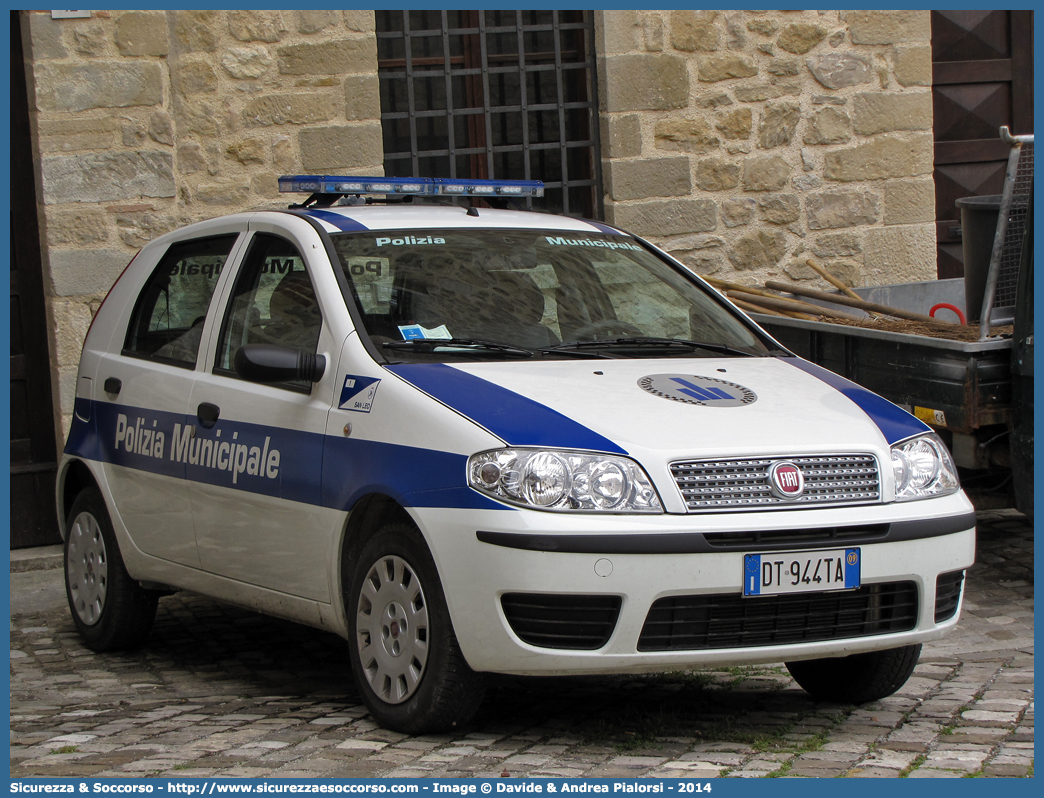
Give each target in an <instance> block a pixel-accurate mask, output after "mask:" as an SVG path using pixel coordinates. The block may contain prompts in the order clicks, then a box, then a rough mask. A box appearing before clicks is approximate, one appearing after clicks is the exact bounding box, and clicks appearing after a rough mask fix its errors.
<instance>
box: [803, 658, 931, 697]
mask: <svg viewBox="0 0 1044 798" xmlns="http://www.w3.org/2000/svg"><path fill="white" fill-rule="evenodd" d="M920 656H921V646H920V645H915V646H903V647H902V648H890V649H888V650H886V651H868V652H867V653H865V654H852V655H851V656H848V657H834V658H825V659H809V660H803V661H801V662H788V663H786V665H787V670H789V671H790V675H791V676H793V677H794V680H795V681H796V682H797V683H798V684H800V685H801V686H802V687H803V688H804V690H805V692H807V693H809V694H810V695H811V696H812V697H813V698H818V699H821V700H823V701H834V702H836V703H839V704H865V703H866V702H868V701H877V700H878V699H880V698H885V697H887V696H890V695H891V694H892V693H894V692H895V691H896V690H898V689H899V688H900V687H902V686H903V685H904V684H906V680H907V679H909V678H910V674H912V673H913V670H914V668H915V667H916V666H917V659H918V657H920Z"/></svg>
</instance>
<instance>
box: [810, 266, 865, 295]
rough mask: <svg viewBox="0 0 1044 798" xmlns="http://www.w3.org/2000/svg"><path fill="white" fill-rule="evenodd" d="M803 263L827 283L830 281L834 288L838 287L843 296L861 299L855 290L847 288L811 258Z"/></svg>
mask: <svg viewBox="0 0 1044 798" xmlns="http://www.w3.org/2000/svg"><path fill="white" fill-rule="evenodd" d="M805 263H806V264H808V266H809V267H810V268H811V269H812V271H814V272H815V273H816V274H818V275H819V276H820V277H822V278H823V279H824V280H826V281H827V282H828V283H830V284H831V285H832V286H834V288H837V289H840V290H841V292H842V293H843V294H844V295H845V296H848V297H851V298H852V299H862V297H861V296H859V294H857V293H856V292H855V291H853V290H852V289H851V288H849V287H848V286H847V285H845V284H844V283H843V282H841V281H840V280H838V279H837V278H836V277H834V275H832V274H831V273H830V272H828V271H827V270H826V269H824V268H823V267H822V266H820V265H818V264H817V263H816V262H815V261H814V260H812V259H811V258H809V259H808V260H806V261H805Z"/></svg>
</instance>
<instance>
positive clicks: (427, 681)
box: [348, 523, 485, 734]
mask: <svg viewBox="0 0 1044 798" xmlns="http://www.w3.org/2000/svg"><path fill="white" fill-rule="evenodd" d="M351 568H352V574H351V581H350V582H349V588H348V597H349V598H348V625H349V629H350V631H351V638H350V639H349V650H350V652H351V654H350V656H351V662H352V673H353V674H354V676H355V681H356V683H357V684H358V686H359V692H360V693H361V694H362V697H363V700H364V701H365V702H366V706H367V707H369V709H370V712H371V713H372V714H373V717H374V718H375V719H376V720H377V722H378V723H380V724H381V725H383V726H385V727H387V728H389V729H394V730H395V731H399V732H404V733H407V734H427V733H431V732H438V731H445V730H447V729H452V728H454V727H457V726H460V725H462V724H464V723H466V722H467V721H468V720H470V719H471V718H472V716H473V715H474V714H475V712H476V711H477V710H478V708H479V705H480V704H481V703H482V697H483V695H484V694H485V683H484V680H483V678H482V677H481V676H480V675H479V674H477V673H475V672H474V671H473V670H471V668H470V667H468V664H467V662H466V661H465V660H464V656H463V654H461V652H460V648H459V646H458V645H457V638H456V635H454V633H453V626H452V624H451V622H450V617H449V610H448V609H447V607H446V599H445V597H444V596H443V593H442V583H441V582H440V581H439V576H438V571H437V569H436V567H435V561H434V560H433V559H432V557H431V553H430V552H429V551H428V547H427V546H426V545H425V543H424V539H423V538H422V537H421V535H420V533H419V532H418V531H417V529H416V528H415V527H413V526H412V525H411V524H407V523H394V524H390V525H388V526H386V527H384V528H383V529H381V530H380V531H379V532H378V533H377V534H376V535H374V537H372V538H371V539H370V540H369V541H367V543H366V544H365V545H364V546H363V549H362V551H361V552H360V553H359V556H358V557H356V558H355V561H354V563H353V565H352V566H351Z"/></svg>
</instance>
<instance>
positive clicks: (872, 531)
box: [703, 524, 888, 551]
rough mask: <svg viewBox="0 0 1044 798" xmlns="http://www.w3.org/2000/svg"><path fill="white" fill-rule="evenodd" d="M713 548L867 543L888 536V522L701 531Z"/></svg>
mask: <svg viewBox="0 0 1044 798" xmlns="http://www.w3.org/2000/svg"><path fill="white" fill-rule="evenodd" d="M703 536H704V539H705V540H706V541H707V545H708V546H711V547H713V548H715V549H723V550H736V551H749V550H752V549H763V548H766V547H769V548H772V547H779V546H787V547H788V548H789V547H792V546H829V545H833V544H840V543H844V544H848V543H849V542H851V541H858V542H859V543H864V542H866V543H871V542H873V541H875V540H883V539H884V538H886V537H888V524H867V525H866V526H828V527H818V528H815V529H767V530H757V531H749V532H748V531H746V530H744V531H741V532H704V533H703Z"/></svg>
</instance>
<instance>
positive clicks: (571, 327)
mask: <svg viewBox="0 0 1044 798" xmlns="http://www.w3.org/2000/svg"><path fill="white" fill-rule="evenodd" d="M280 187H281V189H282V190H286V191H293V190H303V191H307V192H310V193H314V196H313V197H311V198H309V200H308V201H307V202H306V203H304V205H302V206H291V209H289V210H266V211H258V212H253V213H239V214H234V215H231V216H226V217H223V218H219V219H214V220H211V221H207V222H201V223H199V224H193V225H190V226H188V227H185V228H184V229H181V230H178V231H177V232H174V233H170V234H168V235H165V236H163V237H161V238H159V239H157V240H156V241H154V242H152V243H151V244H149V245H148V246H146V247H145V248H143V249H142V250H141V251H140V252H139V253H138V255H137V256H136V257H135V258H134V260H133V261H132V262H131V264H130V265H129V266H128V267H127V270H126V271H125V273H124V274H123V276H122V277H121V278H120V279H119V280H118V281H117V283H116V285H114V286H113V288H112V290H111V291H110V293H109V295H108V297H107V298H106V300H105V302H104V304H103V305H102V307H101V309H100V310H99V312H98V314H97V317H96V318H95V320H94V323H93V325H92V327H91V329H90V332H89V333H88V336H87V340H86V343H85V345H84V350H83V356H82V359H81V362H80V370H79V374H78V379H77V392H76V402H75V418H74V421H73V425H72V429H71V432H70V434H69V440H68V444H67V446H66V449H65V454H64V457H63V459H62V462H61V467H60V472H59V477H58V486H57V495H58V505H59V514H60V516H61V518H62V528H63V532H64V536H65V541H66V542H65V550H66V582H67V587H68V594H69V604H70V607H71V609H72V616H73V619H74V621H75V623H76V626H77V628H78V629H79V631H80V633H81V634H82V635H83V637H84V638H85V640H86V641H87V644H88V645H89V646H91V647H92V648H94V649H97V650H106V649H115V648H120V647H128V646H131V645H134V644H137V643H140V642H141V641H142V640H143V639H144V638H145V636H146V635H147V634H148V630H149V627H150V625H151V623H152V620H153V617H154V615H155V611H156V601H157V596H159V595H161V594H162V592H163V591H169V590H171V589H174V588H185V589H189V590H193V591H197V592H199V593H204V594H207V595H210V596H214V597H216V598H218V599H222V600H225V601H228V602H232V603H235V604H239V605H241V606H244V607H248V608H251V609H255V610H258V611H260V612H264V613H269V614H272V615H276V616H280V617H283V618H289V619H292V620H295V621H300V622H302V623H306V624H311V625H313V626H316V627H319V628H323V629H329V630H332V631H334V632H336V633H338V634H340V635H342V636H344V637H345V638H346V639H347V640H348V641H349V642H350V649H351V661H352V670H353V673H354V675H355V678H356V681H357V683H358V686H359V689H360V691H361V693H362V694H363V696H364V698H365V700H366V702H367V704H368V706H369V707H370V709H371V710H372V712H373V714H374V716H375V717H376V718H377V719H378V720H379V721H380V722H381V723H383V724H385V725H387V726H389V727H392V728H396V729H400V730H403V731H407V732H422V731H428V730H433V729H438V728H445V727H448V726H451V725H453V724H456V723H460V722H463V721H464V720H466V719H467V718H468V717H469V716H470V715H471V714H472V713H473V712H474V711H475V709H476V708H477V706H478V704H479V702H480V700H481V697H482V692H483V677H482V674H483V673H486V672H496V673H511V674H578V673H582V674H594V673H632V672H641V671H669V670H679V669H684V668H690V667H701V666H711V665H716V664H721V663H757V662H773V661H785V662H786V663H787V665H788V667H789V668H790V671H791V673H793V675H794V677H795V678H796V679H797V681H798V682H799V683H800V684H801V685H802V686H803V687H804V688H805V689H806V690H808V691H809V692H810V693H812V694H813V695H815V696H818V697H822V698H826V699H831V700H837V701H844V702H863V701H867V700H872V699H876V698H880V697H883V696H885V695H888V694H890V693H892V692H893V691H895V690H896V689H898V688H899V687H900V686H901V685H902V684H903V683H904V682H905V681H906V679H907V678H908V677H909V675H910V673H911V671H912V669H913V667H914V665H915V664H916V661H917V657H918V654H919V651H920V644H921V643H922V642H923V641H926V640H932V639H935V638H938V637H940V636H942V635H944V634H946V633H947V632H948V631H949V630H951V629H953V627H954V626H955V625H956V623H957V618H958V614H959V608H960V602H961V587H962V581H963V575H964V570H965V569H966V568H968V567H969V566H970V565H971V564H972V562H973V559H974V548H975V531H974V526H975V516H974V513H973V511H972V507H971V505H970V504H969V502H968V500H967V499H966V497H965V496H964V494H963V493H962V492H961V490H960V486H959V484H958V481H957V478H956V475H955V469H954V466H953V464H952V462H951V460H950V457H949V455H948V454H947V452H946V449H945V448H944V446H943V445H942V444H941V443H940V441H939V439H938V438H936V437H935V436H934V435H933V434H932V433H931V431H930V429H929V428H928V427H926V426H925V425H924V424H922V423H921V422H920V421H918V420H917V419H915V418H914V417H913V416H910V415H908V414H907V413H905V412H904V411H902V410H900V409H899V408H897V407H895V406H894V405H891V404H889V403H888V402H886V401H885V400H883V399H881V398H880V397H878V396H876V395H874V394H871V393H869V392H867V391H865V390H864V389H862V388H860V387H858V386H856V385H854V384H852V383H850V382H847V381H846V380H844V379H842V378H840V377H838V376H836V375H834V374H832V373H830V372H828V371H825V370H823V369H821V368H818V367H817V366H814V365H811V364H809V363H807V362H805V361H803V360H800V359H799V358H797V357H794V356H793V355H791V354H790V353H789V352H787V351H785V350H783V349H782V348H781V347H780V346H779V345H778V344H776V343H775V342H774V341H773V340H772V339H771V338H770V337H769V336H768V335H767V334H766V333H764V332H763V331H762V330H761V329H759V328H758V327H757V326H756V325H754V324H753V323H752V322H751V321H750V320H749V319H748V318H746V316H744V314H743V313H741V312H740V311H738V310H737V309H736V308H735V307H733V306H732V305H731V304H729V302H727V301H726V300H725V299H723V298H722V297H721V296H720V295H719V294H718V293H717V292H715V291H714V290H713V289H711V288H710V287H708V286H707V285H706V284H705V283H703V282H702V281H701V280H700V279H699V278H698V277H696V276H694V275H693V274H692V273H690V272H689V271H688V270H687V269H686V268H685V267H684V266H682V265H681V264H679V263H677V262H676V261H674V260H672V259H671V258H669V257H668V256H666V255H665V254H663V253H662V252H660V251H659V250H657V249H656V248H654V247H652V246H650V245H649V244H647V243H645V242H643V241H642V240H640V239H637V238H635V237H632V236H630V235H628V234H626V233H624V232H621V231H620V230H617V229H614V228H613V227H610V226H607V225H604V224H601V223H599V222H591V221H581V220H578V219H572V218H563V217H559V216H552V215H546V214H538V213H526V212H517V211H508V210H492V209H485V208H481V209H475V208H469V209H465V208H464V207H459V206H455V205H450V204H446V205H441V206H440V205H438V204H432V203H425V202H419V201H401V200H403V198H407V197H408V198H410V200H412V199H414V198H415V197H420V198H422V197H423V196H425V195H435V198H437V197H438V195H443V196H445V195H453V194H456V195H473V196H475V195H477V196H484V197H489V198H491V199H493V200H497V199H504V198H509V197H512V196H523V195H526V194H539V193H540V192H541V191H542V189H541V187H540V185H539V184H534V183H524V182H490V181H486V182H482V181H479V182H470V183H463V182H460V181H447V180H403V179H399V180H391V179H383V178H313V177H305V176H302V177H288V178H283V179H281V186H280ZM369 193H376V194H380V195H386V196H387V199H386V200H384V201H381V202H371V203H370V204H365V203H364V202H363V201H362V200H360V199H359V197H361V195H364V194H369ZM340 197H347V199H348V200H349V201H351V202H354V203H355V204H343V203H344V202H345V200H344V199H340V200H339V199H338V198H340ZM396 200H399V201H396ZM360 203H362V204H360Z"/></svg>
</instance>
